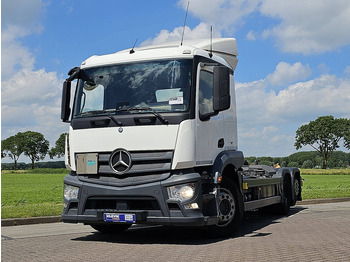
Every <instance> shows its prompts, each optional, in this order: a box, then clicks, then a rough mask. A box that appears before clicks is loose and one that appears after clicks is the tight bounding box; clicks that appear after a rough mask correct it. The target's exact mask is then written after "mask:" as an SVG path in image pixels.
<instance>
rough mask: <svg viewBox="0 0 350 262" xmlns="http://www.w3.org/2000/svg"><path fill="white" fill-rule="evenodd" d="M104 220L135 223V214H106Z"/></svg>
mask: <svg viewBox="0 0 350 262" xmlns="http://www.w3.org/2000/svg"><path fill="white" fill-rule="evenodd" d="M103 219H104V221H106V222H123V223H135V221H136V218H135V214H121V213H104V214H103Z"/></svg>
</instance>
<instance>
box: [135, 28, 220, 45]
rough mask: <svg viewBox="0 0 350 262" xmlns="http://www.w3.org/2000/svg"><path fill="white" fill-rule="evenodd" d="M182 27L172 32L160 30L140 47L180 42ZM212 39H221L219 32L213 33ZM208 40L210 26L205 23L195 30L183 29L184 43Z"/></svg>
mask: <svg viewBox="0 0 350 262" xmlns="http://www.w3.org/2000/svg"><path fill="white" fill-rule="evenodd" d="M182 32H183V27H176V28H174V30H173V31H172V32H169V31H168V30H161V31H160V32H159V33H158V34H157V36H156V37H155V38H153V39H148V40H146V41H144V42H142V43H141V46H146V45H157V44H161V43H165V42H174V41H179V44H180V41H181V37H182ZM213 36H214V37H221V35H220V32H213ZM202 38H208V39H209V38H210V26H209V25H207V24H206V23H200V24H199V25H197V26H196V27H195V28H193V29H191V28H190V27H188V26H186V27H185V33H184V42H186V40H190V39H202Z"/></svg>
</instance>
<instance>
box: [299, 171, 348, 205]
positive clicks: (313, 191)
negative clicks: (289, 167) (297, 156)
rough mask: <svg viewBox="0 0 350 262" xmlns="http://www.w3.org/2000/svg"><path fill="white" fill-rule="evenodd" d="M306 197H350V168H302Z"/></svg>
mask: <svg viewBox="0 0 350 262" xmlns="http://www.w3.org/2000/svg"><path fill="white" fill-rule="evenodd" d="M301 176H302V178H303V179H305V180H304V185H303V189H302V190H303V191H302V197H303V199H304V200H306V199H318V198H338V197H350V169H301Z"/></svg>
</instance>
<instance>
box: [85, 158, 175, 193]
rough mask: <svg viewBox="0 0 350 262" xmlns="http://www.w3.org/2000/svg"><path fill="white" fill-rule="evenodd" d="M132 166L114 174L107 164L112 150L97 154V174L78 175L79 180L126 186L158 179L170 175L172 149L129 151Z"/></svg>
mask: <svg viewBox="0 0 350 262" xmlns="http://www.w3.org/2000/svg"><path fill="white" fill-rule="evenodd" d="M129 153H130V155H131V161H132V166H131V168H130V170H128V171H127V172H126V173H124V174H122V175H120V174H116V173H115V172H114V170H113V169H112V168H111V167H110V165H109V159H110V156H111V154H112V152H103V153H99V154H98V174H97V175H88V174H82V175H79V178H80V180H82V181H88V182H93V183H98V184H115V185H118V186H128V185H136V184H143V183H149V182H154V181H160V180H163V179H166V178H168V177H169V176H170V169H171V162H172V157H173V151H131V152H129Z"/></svg>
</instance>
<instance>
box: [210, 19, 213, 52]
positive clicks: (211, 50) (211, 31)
mask: <svg viewBox="0 0 350 262" xmlns="http://www.w3.org/2000/svg"><path fill="white" fill-rule="evenodd" d="M209 57H210V58H212V57H213V26H212V25H211V26H210V52H209Z"/></svg>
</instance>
